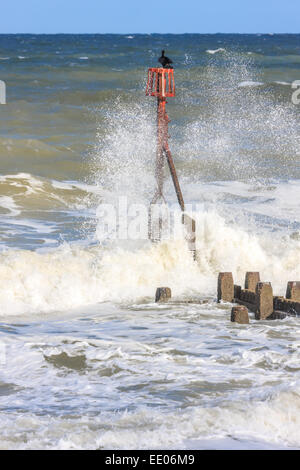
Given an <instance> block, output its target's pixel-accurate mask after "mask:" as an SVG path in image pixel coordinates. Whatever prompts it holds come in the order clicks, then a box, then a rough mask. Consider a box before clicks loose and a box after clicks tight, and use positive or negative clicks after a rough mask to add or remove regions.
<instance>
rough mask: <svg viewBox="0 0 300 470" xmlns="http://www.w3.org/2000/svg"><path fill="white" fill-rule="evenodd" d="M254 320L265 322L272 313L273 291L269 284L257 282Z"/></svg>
mask: <svg viewBox="0 0 300 470" xmlns="http://www.w3.org/2000/svg"><path fill="white" fill-rule="evenodd" d="M255 294H256V305H255V318H256V320H265V319H266V318H268V317H269V316H270V315H272V313H273V311H274V306H273V289H272V285H271V283H270V282H259V283H258V284H257V286H256V291H255Z"/></svg>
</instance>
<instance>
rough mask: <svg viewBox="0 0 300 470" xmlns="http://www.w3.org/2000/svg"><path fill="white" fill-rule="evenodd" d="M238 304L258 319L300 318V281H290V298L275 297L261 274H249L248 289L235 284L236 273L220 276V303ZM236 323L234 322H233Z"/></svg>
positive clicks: (246, 285)
mask: <svg viewBox="0 0 300 470" xmlns="http://www.w3.org/2000/svg"><path fill="white" fill-rule="evenodd" d="M221 301H224V302H231V303H237V304H239V305H242V306H244V307H246V308H247V309H248V310H250V311H251V312H253V313H254V314H255V319H256V320H266V319H268V320H274V319H282V318H285V317H286V316H288V315H289V316H298V315H300V282H298V281H289V282H288V284H287V289H286V296H285V297H281V296H274V295H273V288H272V284H271V283H270V282H261V280H260V274H259V273H258V272H247V273H246V276H245V287H244V288H242V287H241V286H239V285H236V284H234V281H233V276H232V273H230V272H223V273H219V277H218V302H221ZM233 321H234V320H233Z"/></svg>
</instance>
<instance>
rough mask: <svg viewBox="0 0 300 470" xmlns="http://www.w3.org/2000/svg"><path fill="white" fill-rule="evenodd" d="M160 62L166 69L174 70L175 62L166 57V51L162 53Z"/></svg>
mask: <svg viewBox="0 0 300 470" xmlns="http://www.w3.org/2000/svg"><path fill="white" fill-rule="evenodd" d="M158 62H160V63H161V65H162V66H163V68H164V69H172V68H173V67H172V65H170V64H173V61H172V60H171V59H169V57H166V56H165V51H161V57H160V58H159V59H158Z"/></svg>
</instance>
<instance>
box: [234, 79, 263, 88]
mask: <svg viewBox="0 0 300 470" xmlns="http://www.w3.org/2000/svg"><path fill="white" fill-rule="evenodd" d="M261 85H263V82H254V81H252V80H245V81H243V82H240V83H239V85H238V86H239V87H255V86H261Z"/></svg>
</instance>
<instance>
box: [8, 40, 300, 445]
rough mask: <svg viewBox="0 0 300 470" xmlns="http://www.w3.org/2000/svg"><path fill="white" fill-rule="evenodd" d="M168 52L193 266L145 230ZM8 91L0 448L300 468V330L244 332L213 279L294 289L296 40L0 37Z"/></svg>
mask: <svg viewBox="0 0 300 470" xmlns="http://www.w3.org/2000/svg"><path fill="white" fill-rule="evenodd" d="M162 49H164V50H165V51H166V55H167V56H168V57H170V58H171V59H172V60H173V66H174V77H175V86H176V96H175V97H170V98H168V103H167V112H168V116H169V119H170V121H171V122H170V124H169V146H170V149H171V152H172V155H173V158H174V163H175V166H176V170H177V174H178V179H179V181H180V184H181V188H182V194H183V197H184V200H185V203H186V205H189V208H190V210H191V211H192V213H193V218H194V219H195V221H196V229H197V231H196V249H197V252H196V260H194V259H193V256H192V254H191V253H190V251H189V250H188V246H187V243H186V241H185V238H184V236H178V237H172V236H171V235H170V237H169V238H168V237H166V238H164V239H163V240H162V241H161V242H160V243H152V242H151V241H150V240H148V238H147V234H146V235H145V234H144V233H139V231H138V228H137V224H136V219H135V210H136V209H137V207H146V209H147V208H148V207H149V204H150V202H151V200H152V198H153V196H154V193H155V184H156V183H155V158H156V136H157V134H156V106H157V103H156V98H155V97H151V96H146V95H145V89H146V83H147V74H148V68H149V67H156V66H157V65H158V62H157V58H158V57H159V56H160V54H161V50H162ZM0 80H1V81H2V82H4V83H5V85H6V104H1V105H0V429H1V430H0V449H99V450H101V449H299V448H300V318H297V317H293V316H291V317H286V318H285V319H283V320H264V321H257V320H255V319H254V315H253V314H252V313H250V314H249V315H250V323H249V324H247V325H241V324H236V323H232V322H231V321H230V312H231V307H232V306H231V304H229V303H226V302H221V303H219V304H218V303H217V277H218V273H219V272H221V271H222V272H223V271H230V272H232V273H233V277H234V282H235V283H236V284H239V285H243V283H244V279H245V273H246V272H247V271H259V272H260V277H261V280H262V281H266V282H271V283H272V286H273V290H274V294H276V295H285V292H286V285H287V282H288V281H297V280H300V204H299V200H300V121H299V111H300V92H299V86H300V81H299V80H300V35H297V34H294V35H288V34H280V35H279V34H273V33H270V34H253V35H248V34H182V35H175V34H133V33H132V34H127V35H113V34H111V35H110V34H105V35H101V34H90V35H76V34H74V35H72V34H69V35H63V34H58V35H33V34H31V35H30V34H26V35H25V34H24V35H23V34H18V35H3V34H2V35H0ZM164 176H165V181H164V198H165V201H166V205H167V207H175V208H176V207H177V206H176V204H177V199H176V193H175V191H174V188H173V185H172V180H171V178H170V174H169V169H168V166H167V165H165V168H164ZM120 201H121V202H122V204H123V205H124V202H126V204H127V209H125V213H124V211H123V216H122V217H121V216H120V214H119V212H118V211H119V206H118V204H119V203H120ZM117 206H118V207H117ZM107 208H110V209H109V211H110V216H111V218H110V219H109V221H107V220H106V219H105V220H104V215H103V214H104V209H107ZM125 219H126V220H127V222H128V221H129V222H128V223H129V225H130V224H131V228H132V230H127V231H126V233H125V235H124V230H123V231H122V234H121V235H122V236H120V233H119V231H118V227H120V225H121V224H123V223H124V221H125ZM108 222H109V223H108ZM111 222H115V225H114V224H113V223H111ZM132 224H133V225H132ZM108 226H109V228H107V227H108ZM105 227H106V228H107V230H104V228H105ZM123 228H124V226H123ZM133 229H134V230H133ZM157 287H170V288H171V290H172V299H173V302H172V303H169V304H168V303H155V292H156V288H157ZM192 299H194V300H195V301H197V302H198V303H188V302H186V301H187V300H192Z"/></svg>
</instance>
